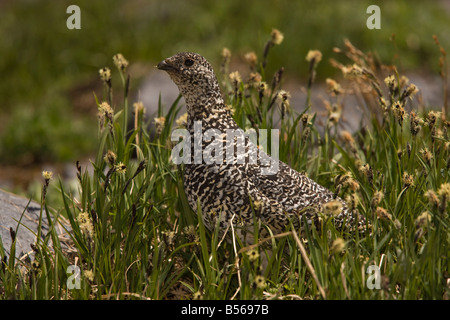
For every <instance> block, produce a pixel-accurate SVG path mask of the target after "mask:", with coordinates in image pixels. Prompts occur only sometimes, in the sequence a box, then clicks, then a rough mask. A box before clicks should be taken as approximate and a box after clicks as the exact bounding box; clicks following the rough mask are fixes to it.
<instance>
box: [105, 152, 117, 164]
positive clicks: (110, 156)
mask: <svg viewBox="0 0 450 320" xmlns="http://www.w3.org/2000/svg"><path fill="white" fill-rule="evenodd" d="M103 160H105V162H107V163H108V164H110V165H111V166H113V165H114V164H115V163H116V160H117V155H116V154H115V153H114V152H112V151H111V150H108V152H107V153H106V154H105V156H104V157H103Z"/></svg>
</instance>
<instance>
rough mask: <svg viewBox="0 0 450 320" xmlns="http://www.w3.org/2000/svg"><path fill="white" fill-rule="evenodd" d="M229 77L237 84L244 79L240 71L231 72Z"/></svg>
mask: <svg viewBox="0 0 450 320" xmlns="http://www.w3.org/2000/svg"><path fill="white" fill-rule="evenodd" d="M228 77H229V78H230V80H231V82H233V84H234V85H237V84H238V83H240V82H241V81H242V78H241V74H240V73H239V71H234V72H231V73H230V74H229V75H228Z"/></svg>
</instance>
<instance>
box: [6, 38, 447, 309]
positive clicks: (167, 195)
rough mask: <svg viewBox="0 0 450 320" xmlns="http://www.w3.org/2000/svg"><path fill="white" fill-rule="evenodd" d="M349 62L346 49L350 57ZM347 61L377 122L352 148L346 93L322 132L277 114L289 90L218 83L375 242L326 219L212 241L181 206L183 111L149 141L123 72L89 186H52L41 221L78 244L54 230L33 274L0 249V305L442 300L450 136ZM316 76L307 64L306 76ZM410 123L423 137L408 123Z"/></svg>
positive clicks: (172, 114)
mask: <svg viewBox="0 0 450 320" xmlns="http://www.w3.org/2000/svg"><path fill="white" fill-rule="evenodd" d="M354 50H356V48H354V47H353V46H351V45H348V46H347V48H346V49H343V51H344V53H351V52H355V51H354ZM348 56H350V57H351V58H347V57H346V56H345V55H344V56H343V58H342V61H341V63H342V64H343V65H342V66H346V68H347V69H346V68H342V66H341V67H340V68H341V69H342V70H343V71H346V72H347V71H349V70H351V71H350V72H347V73H346V74H347V76H348V79H347V80H345V83H342V84H341V86H342V88H353V89H354V90H355V94H357V95H358V96H359V97H360V99H361V103H362V104H361V107H363V108H364V110H365V112H367V114H368V118H367V120H369V123H368V124H367V125H364V126H363V127H361V128H360V129H359V130H358V131H356V132H355V133H353V134H351V133H348V132H342V131H341V130H340V129H339V128H340V124H341V121H342V119H338V118H337V117H336V112H337V113H339V112H340V113H341V116H343V115H345V113H346V112H347V110H346V109H345V103H344V101H345V95H347V94H348V93H343V92H339V91H338V94H337V95H332V94H330V96H329V97H328V98H329V102H330V105H332V104H336V105H337V107H336V108H334V109H333V110H331V109H330V110H331V111H330V114H329V115H328V117H327V119H326V120H325V121H324V125H319V124H318V121H317V117H318V116H317V115H312V114H309V112H310V111H309V109H308V108H305V111H304V112H303V113H302V114H297V113H295V112H294V111H292V110H290V109H289V108H285V109H283V107H282V106H281V103H280V100H275V102H274V103H272V102H273V100H274V97H276V96H277V94H278V93H279V90H280V89H281V87H282V82H281V84H280V83H278V84H276V85H275V87H273V88H271V89H269V90H267V91H265V92H264V94H263V95H262V96H261V95H260V90H259V86H252V85H250V84H248V83H245V82H240V83H237V84H235V83H233V82H232V81H230V79H229V78H228V76H227V74H225V75H224V74H222V75H220V81H221V83H223V92H224V93H225V96H226V100H227V103H228V104H230V105H231V106H232V108H233V110H234V118H235V120H236V121H237V122H238V124H239V125H240V126H241V127H242V128H248V127H253V128H271V127H272V126H273V127H279V128H280V130H281V135H280V137H281V139H280V158H281V159H282V160H283V161H286V162H288V163H290V165H291V166H292V167H294V168H295V169H297V170H299V171H301V172H304V173H306V174H307V175H308V176H310V177H311V178H313V179H314V180H316V181H318V182H320V183H321V184H323V185H324V186H326V187H328V188H329V189H331V190H332V191H333V192H336V193H337V194H339V195H340V196H342V197H344V198H346V199H347V201H348V203H349V205H350V207H351V208H353V209H354V210H357V211H358V212H359V213H360V214H361V215H363V216H364V217H365V218H366V219H367V221H368V222H370V224H371V229H370V231H368V232H370V234H368V233H366V234H358V233H356V234H346V233H345V232H344V231H339V230H336V229H335V228H334V225H333V217H330V216H326V215H323V217H322V222H321V223H320V224H319V226H317V227H316V226H313V227H310V228H308V227H306V226H305V227H304V228H303V231H302V232H300V230H295V229H293V228H288V229H287V230H286V232H285V233H283V234H281V235H274V236H272V237H269V238H264V239H259V241H258V242H257V243H256V245H255V246H250V247H244V246H243V245H242V243H241V241H240V239H239V238H237V236H236V235H235V233H234V228H230V229H229V230H228V232H227V238H226V239H224V238H223V237H222V236H221V234H219V232H218V229H217V228H216V229H215V230H213V232H209V231H208V230H207V229H205V227H204V226H203V224H202V222H200V221H201V219H200V217H201V212H193V211H192V210H191V209H190V208H189V206H188V204H187V200H186V197H185V194H184V190H183V187H182V169H183V168H182V167H177V166H175V165H174V164H173V163H172V162H171V159H170V156H171V148H172V143H171V142H170V135H171V132H172V130H173V129H175V128H176V127H177V126H178V124H177V123H176V119H178V117H179V116H180V114H179V111H180V108H181V105H180V104H179V100H176V101H175V102H174V103H173V105H172V106H171V107H170V108H169V109H168V111H167V113H165V114H164V113H163V110H164V109H163V108H162V106H160V108H159V115H158V116H159V117H165V123H164V126H162V127H160V128H159V130H157V132H156V133H154V134H150V133H149V132H148V131H147V130H146V128H147V126H148V124H149V122H152V121H153V119H146V118H145V117H144V115H143V113H142V111H137V112H133V108H134V104H131V103H130V102H129V101H128V100H129V98H128V96H127V95H128V92H129V88H128V85H129V81H127V80H126V79H127V77H128V71H127V69H125V70H121V71H120V72H119V73H120V80H119V78H118V77H117V78H113V81H116V82H119V83H122V84H123V91H122V92H123V93H122V94H121V93H120V92H114V96H116V97H117V96H121V98H122V103H121V104H120V107H117V108H116V109H115V110H114V111H113V112H106V113H105V110H106V111H108V110H107V109H102V110H103V111H102V113H101V114H102V120H101V121H100V122H99V126H98V132H97V138H98V139H97V153H96V157H95V159H93V160H92V162H91V164H90V166H92V169H93V171H92V173H90V171H88V168H86V167H79V169H78V187H77V190H75V191H73V190H68V189H67V188H66V187H65V186H64V183H63V182H62V181H60V180H59V181H58V179H56V178H55V179H54V180H53V181H52V182H51V183H50V185H53V187H54V188H53V189H48V186H47V184H48V181H46V182H44V190H45V191H44V190H43V192H42V197H41V203H42V207H43V208H45V209H46V210H45V211H46V212H47V215H44V216H42V219H48V221H49V223H50V225H56V224H57V223H59V222H63V221H66V222H67V223H68V224H69V225H70V227H71V229H72V232H71V233H70V240H69V241H65V242H63V243H61V242H60V240H59V239H58V237H57V235H56V233H55V231H54V229H51V231H50V232H49V233H48V234H46V235H45V239H44V240H43V241H40V242H37V243H36V245H35V258H34V260H33V261H31V260H30V259H24V260H17V259H14V258H9V259H6V257H5V252H4V248H3V247H2V246H1V245H0V257H1V259H2V265H1V268H0V283H1V288H2V290H1V291H0V297H1V298H2V299H55V300H58V299H144V298H151V299H444V298H447V299H448V295H449V293H450V292H449V291H450V289H449V286H448V283H447V280H448V279H447V278H448V264H449V252H450V247H449V245H450V243H449V240H450V238H449V222H450V219H449V213H450V194H449V193H450V190H449V189H450V185H449V182H450V179H449V177H450V162H449V160H448V159H449V158H450V140H449V136H448V134H449V133H448V129H449V128H448V127H449V122H448V120H446V118H444V117H443V116H442V114H438V113H435V111H433V112H431V111H429V110H426V109H425V108H424V106H421V105H420V104H418V103H416V102H415V100H411V99H410V97H412V96H413V94H411V95H410V97H408V95H407V94H404V92H405V91H404V90H405V89H407V88H408V84H406V83H405V81H404V78H401V76H400V75H399V74H397V73H396V72H395V71H393V72H391V73H392V74H393V75H394V78H393V80H392V81H393V82H392V83H393V85H392V86H391V88H390V89H389V87H388V86H387V85H386V84H385V82H384V81H383V80H384V79H385V78H386V77H387V76H388V75H389V73H387V72H386V71H385V70H386V69H384V68H380V67H375V65H374V64H371V63H370V61H371V60H370V58H369V56H367V55H365V54H360V55H357V56H354V55H353V56H352V55H350V54H349V55H348ZM269 59H270V53H269ZM352 65H353V67H351V66H352ZM99 67H102V66H99ZM316 67H317V61H312V62H311V68H310V69H311V70H314V69H315V68H316ZM241 71H242V72H243V70H241ZM260 72H261V74H262V80H263V81H266V82H267V83H269V87H270V84H271V83H272V79H271V78H270V77H269V76H266V75H265V74H267V73H266V72H265V70H264V69H263V68H260ZM131 76H132V75H131ZM400 80H402V81H400ZM410 88H411V87H410ZM309 89H311V88H309ZM313 89H314V88H312V90H313ZM111 90H113V89H112V88H111V87H110V86H108V85H107V84H106V83H105V85H104V90H103V94H102V96H99V97H95V98H96V99H97V104H98V106H99V107H100V106H101V105H102V103H103V102H108V101H109V99H110V98H109V97H110V96H111ZM363 90H364V92H365V94H362V92H363ZM93 99H94V98H93ZM306 104H308V102H306ZM103 106H104V105H103ZM393 106H397V107H393ZM285 107H286V106H285ZM402 111H403V112H404V113H402ZM412 111H414V112H416V114H417V115H416V118H417V123H415V122H414V121H410V120H411V119H413V120H414V119H415V118H414V115H412ZM447 112H448V110H447ZM276 116H280V118H281V120H280V121H275V119H276V118H279V117H276ZM128 117H130V118H133V117H136V118H135V119H136V121H135V122H134V123H135V124H136V125H135V127H132V128H130V127H127V126H126V124H127V123H128V121H127V118H128ZM418 127H420V130H418V129H417V128H418ZM425 148H426V150H425ZM269 150H270V148H269ZM426 151H428V153H427V152H426ZM105 155H109V157H106V158H105ZM55 187H56V189H57V191H55ZM49 190H52V192H57V193H58V194H59V196H60V199H61V201H60V202H58V203H59V204H58V203H55V205H53V204H52V203H48V201H47V200H48V199H49V198H48V197H47V191H49ZM49 192H50V191H49ZM380 195H381V196H380ZM45 211H43V212H45ZM43 212H42V213H41V215H43ZM424 212H425V213H424ZM419 217H420V218H423V219H420V218H419ZM255 230H258V228H257V227H255ZM256 238H257V239H258V235H256ZM51 241H52V242H53V244H54V246H53V250H50V249H49V244H50V242H51ZM12 246H13V248H11V249H14V243H13V245H12ZM269 250H270V251H271V252H272V254H271V255H270V256H269V258H268V261H267V266H266V268H262V264H263V260H264V259H263V256H264V255H265V254H266V253H268V251H269ZM70 265H76V266H78V267H79V268H80V270H81V280H80V289H70V288H69V287H68V284H67V280H68V279H69V277H70V275H71V273H67V268H68V266H70ZM371 265H376V266H378V267H379V270H380V275H381V278H380V279H379V280H380V281H379V287H375V288H372V289H370V288H369V287H368V284H369V285H370V284H377V282H376V281H374V279H373V278H371V275H372V274H371V273H368V270H369V266H371Z"/></svg>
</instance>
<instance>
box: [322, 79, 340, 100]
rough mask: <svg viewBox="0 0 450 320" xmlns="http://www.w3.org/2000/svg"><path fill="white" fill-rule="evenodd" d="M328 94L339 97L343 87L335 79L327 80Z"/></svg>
mask: <svg viewBox="0 0 450 320" xmlns="http://www.w3.org/2000/svg"><path fill="white" fill-rule="evenodd" d="M325 81H326V84H327V89H328V92H330V93H331V94H332V95H336V96H337V95H338V94H340V93H342V88H341V85H340V84H339V83H338V82H336V81H335V80H333V79H330V78H327V79H326V80H325Z"/></svg>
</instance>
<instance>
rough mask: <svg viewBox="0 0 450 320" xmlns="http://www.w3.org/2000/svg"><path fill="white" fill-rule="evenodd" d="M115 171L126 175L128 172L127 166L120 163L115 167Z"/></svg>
mask: <svg viewBox="0 0 450 320" xmlns="http://www.w3.org/2000/svg"><path fill="white" fill-rule="evenodd" d="M114 170H115V172H117V173H120V174H125V173H126V172H127V166H126V165H124V164H123V162H119V163H118V164H116V165H114Z"/></svg>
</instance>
